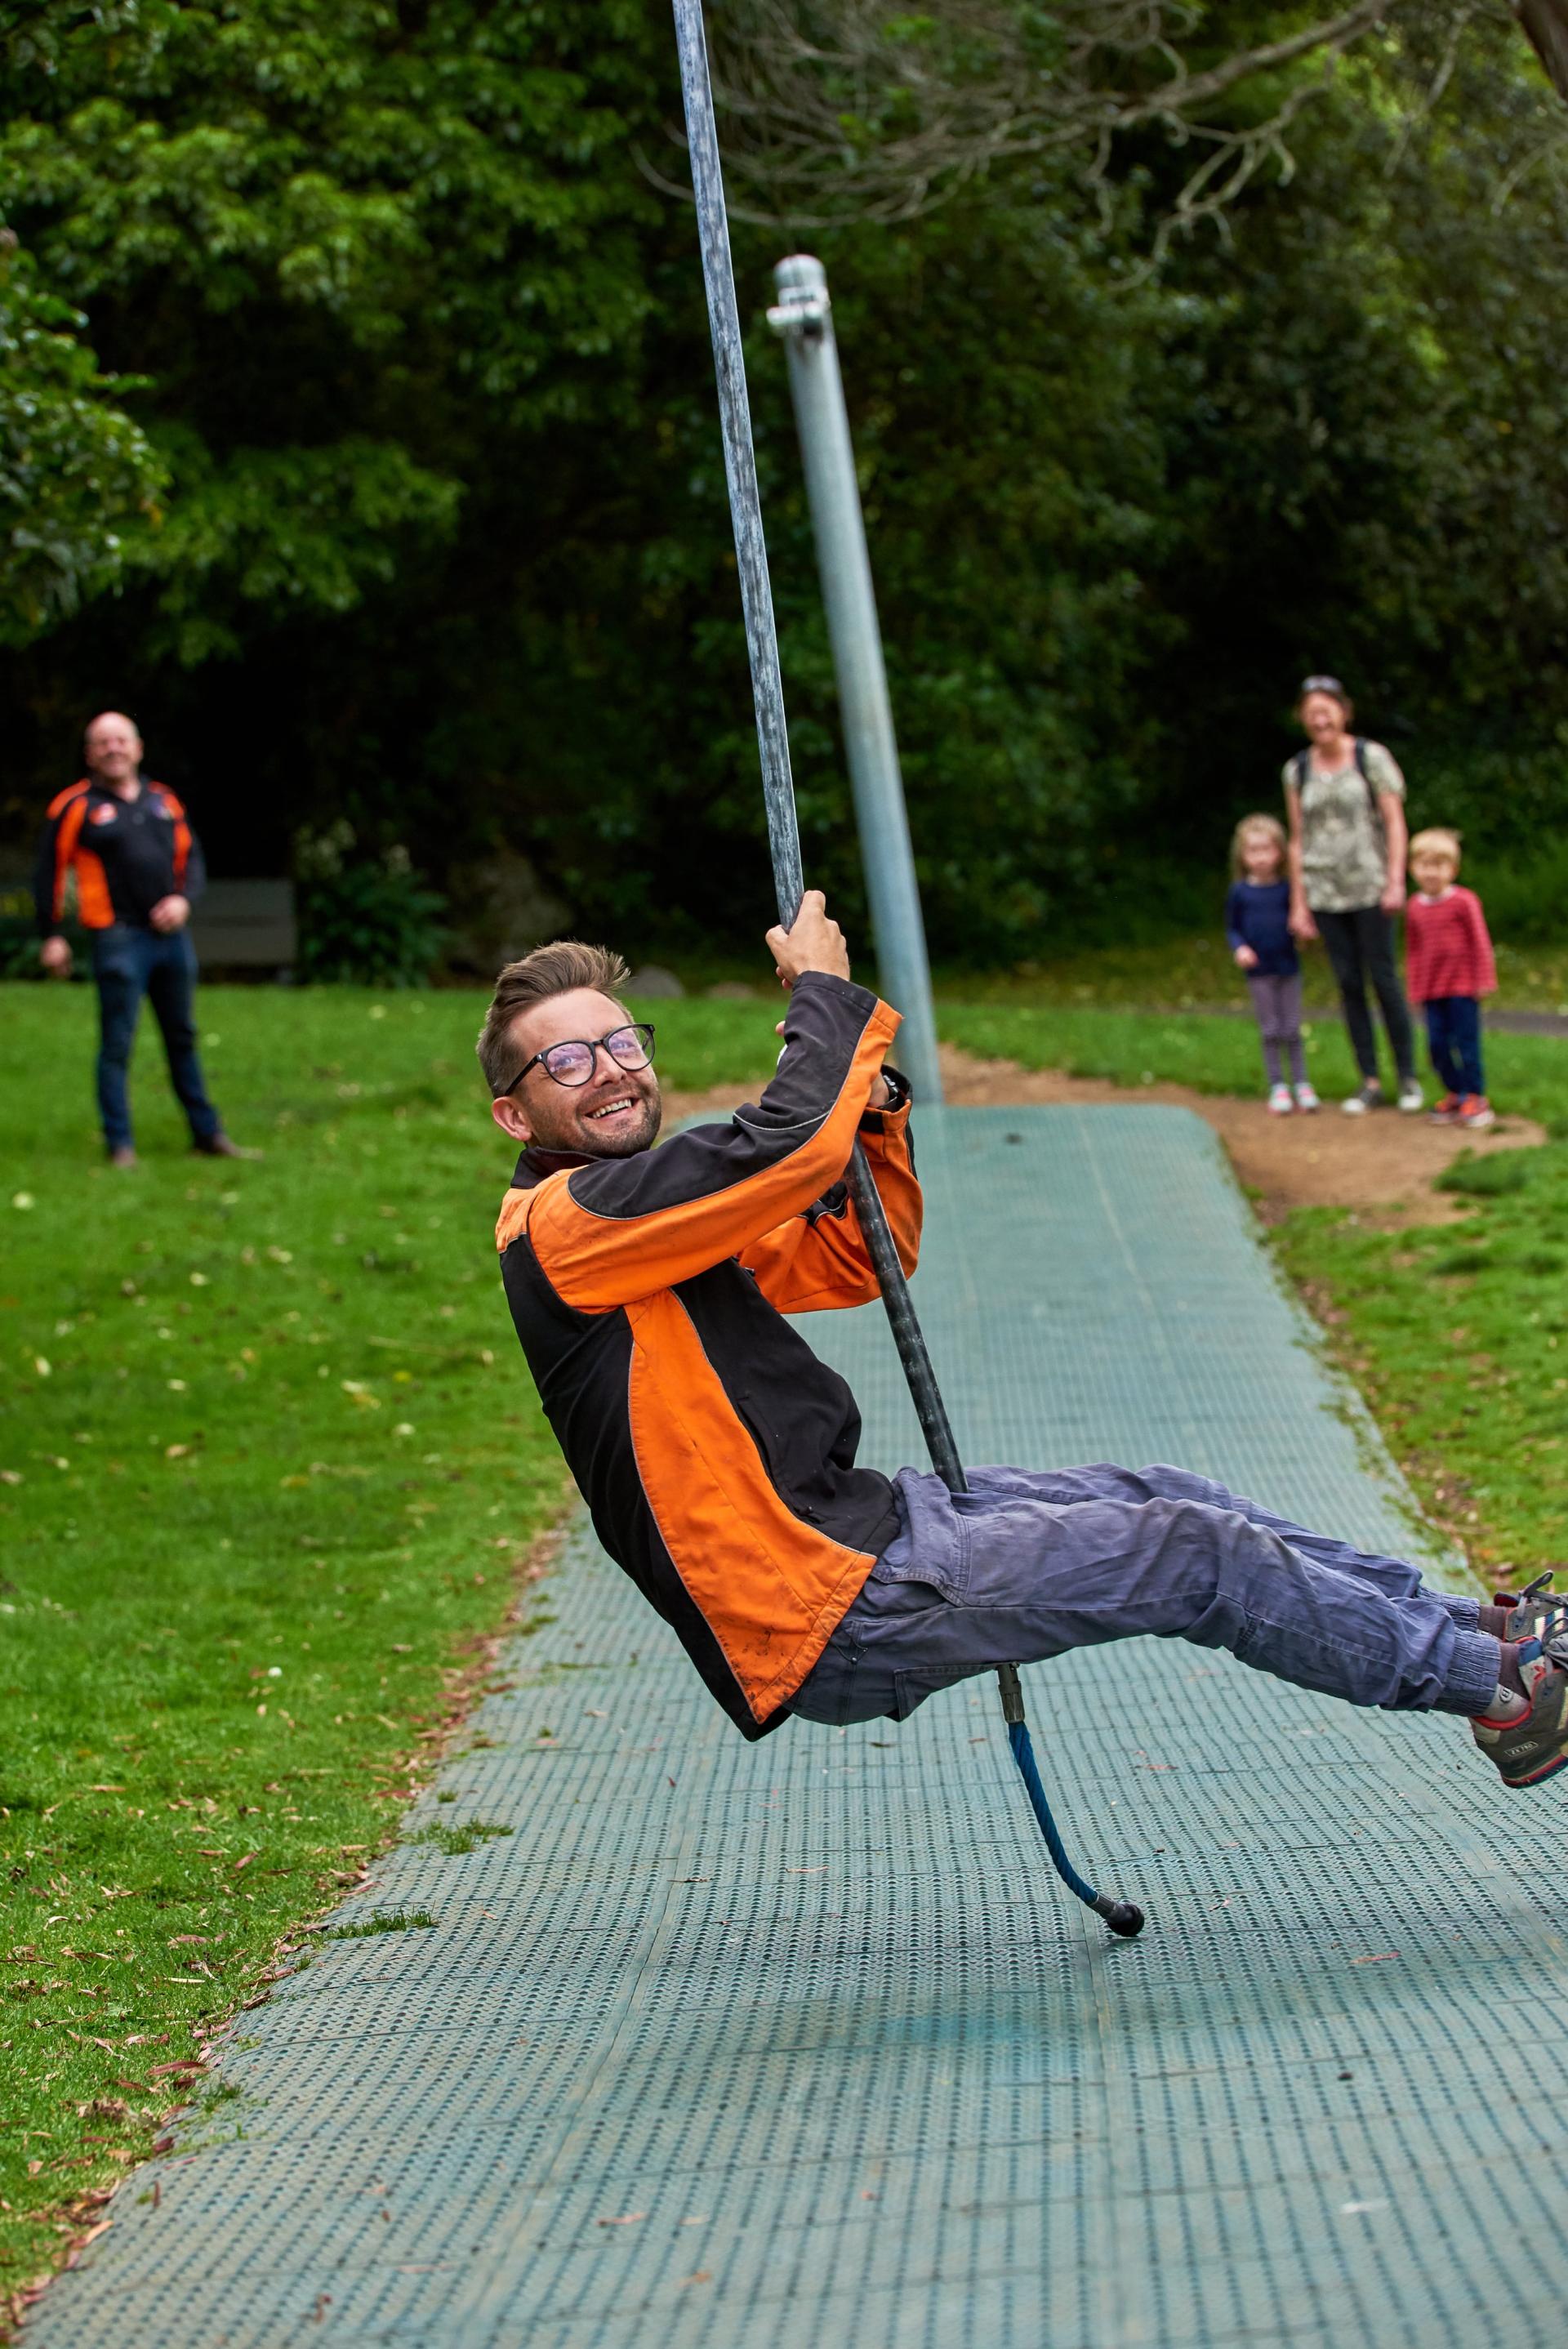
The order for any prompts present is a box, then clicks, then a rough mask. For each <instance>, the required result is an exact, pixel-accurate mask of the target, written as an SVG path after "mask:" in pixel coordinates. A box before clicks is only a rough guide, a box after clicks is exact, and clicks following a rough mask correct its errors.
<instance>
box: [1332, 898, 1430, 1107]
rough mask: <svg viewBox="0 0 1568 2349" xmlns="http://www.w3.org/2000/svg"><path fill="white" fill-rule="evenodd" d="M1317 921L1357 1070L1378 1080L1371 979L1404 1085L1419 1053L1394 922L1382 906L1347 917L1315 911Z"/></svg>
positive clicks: (1362, 908)
mask: <svg viewBox="0 0 1568 2349" xmlns="http://www.w3.org/2000/svg"><path fill="white" fill-rule="evenodd" d="M1312 918H1313V920H1314V921H1315V923H1316V924H1317V928H1318V934H1319V936H1321V938H1322V940H1323V943H1324V945H1325V946H1326V947H1327V948H1328V959H1329V961H1330V962H1331V963H1332V964H1333V966H1334V977H1335V979H1336V983H1337V985H1338V988H1339V994H1340V999H1341V1001H1342V1002H1343V1003H1344V1006H1345V1024H1346V1027H1347V1028H1348V1029H1349V1030H1350V1049H1351V1050H1352V1051H1353V1052H1354V1053H1355V1055H1356V1065H1357V1068H1358V1069H1359V1070H1360V1071H1361V1073H1362V1075H1363V1076H1364V1077H1368V1078H1373V1079H1375V1078H1376V1077H1377V1038H1376V1037H1375V1036H1374V1034H1373V1032H1372V1013H1371V1010H1370V1009H1369V1008H1368V1005H1367V980H1368V979H1370V980H1371V982H1372V986H1373V988H1374V990H1375V991H1376V994H1377V1002H1378V1006H1379V1008H1380V1009H1381V1010H1382V1014H1383V1025H1384V1027H1385V1028H1387V1030H1388V1044H1389V1048H1390V1050H1392V1052H1393V1055H1394V1066H1395V1068H1396V1069H1397V1070H1398V1075H1399V1081H1400V1083H1401V1084H1403V1083H1404V1082H1405V1081H1406V1080H1407V1079H1408V1078H1409V1077H1413V1076H1414V1075H1415V1073H1416V1047H1415V1040H1414V1038H1413V1037H1412V1035H1411V1032H1410V1007H1409V1005H1408V1003H1407V1002H1406V1000H1405V990H1404V988H1402V987H1401V986H1400V984H1399V973H1398V969H1397V968H1396V967H1395V962H1394V917H1393V916H1392V915H1391V914H1386V913H1385V912H1384V911H1383V908H1382V907H1381V905H1357V907H1356V908H1355V909H1354V911H1353V912H1351V913H1348V914H1320V913H1319V912H1318V910H1317V908H1316V906H1314V907H1313V909H1312Z"/></svg>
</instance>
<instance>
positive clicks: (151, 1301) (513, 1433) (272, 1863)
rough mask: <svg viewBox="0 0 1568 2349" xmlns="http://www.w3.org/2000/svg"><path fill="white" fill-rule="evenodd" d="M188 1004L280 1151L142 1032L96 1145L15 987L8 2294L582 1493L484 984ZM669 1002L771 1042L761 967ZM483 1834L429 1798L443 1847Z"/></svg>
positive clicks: (689, 1044) (65, 1045) (1, 2228)
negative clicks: (523, 1264) (130, 1149)
mask: <svg viewBox="0 0 1568 2349" xmlns="http://www.w3.org/2000/svg"><path fill="white" fill-rule="evenodd" d="M200 1009H201V1025H202V1029H203V1032H204V1035H205V1038H206V1043H205V1048H204V1049H205V1053H206V1059H207V1062H208V1071H209V1077H210V1081H211V1085H212V1089H213V1092H214V1094H215V1096H216V1098H217V1099H218V1101H219V1102H220V1103H221V1105H222V1109H223V1112H224V1114H225V1117H226V1120H227V1122H228V1123H229V1124H230V1126H231V1127H232V1131H233V1132H234V1133H235V1134H236V1135H237V1136H238V1137H239V1138H240V1139H241V1140H242V1141H244V1142H250V1143H257V1144H260V1145H262V1146H263V1147H264V1149H265V1152H266V1155H265V1157H264V1159H263V1160H262V1161H261V1162H259V1163H257V1164H233V1163H231V1162H223V1161H212V1160H207V1159H198V1158H194V1157H192V1156H191V1154H189V1152H188V1150H187V1148H186V1146H185V1137H184V1134H183V1130H182V1128H181V1124H180V1122H179V1119H178V1115H177V1112H175V1110H174V1107H173V1104H172V1102H170V1097H169V1094H168V1089H167V1083H166V1081H165V1078H164V1074H163V1071H162V1069H161V1066H160V1061H159V1058H158V1054H157V1050H156V1042H155V1040H145V1039H144V1041H143V1045H142V1049H141V1053H140V1058H139V1069H138V1075H137V1083H136V1099H137V1106H138V1142H139V1148H140V1150H141V1152H142V1156H143V1163H142V1164H141V1166H140V1167H139V1169H138V1170H136V1171H134V1172H132V1173H129V1174H114V1173H112V1172H111V1171H110V1170H108V1168H107V1167H106V1166H105V1165H104V1164H103V1163H102V1160H101V1156H100V1154H99V1149H98V1139H97V1134H96V1131H95V1127H94V1123H93V1117H92V1112H91V1101H90V1074H91V1054H92V1049H93V1022H94V1017H95V1010H96V1006H95V1003H94V999H93V997H92V994H91V991H90V990H89V989H88V988H85V987H73V988H41V987H36V986H32V987H10V988H4V989H0V1085H3V1086H4V1092H5V1101H6V1102H7V1104H8V1109H9V1114H8V1115H7V1117H6V1120H5V1133H6V1136H7V1140H6V1142H5V1144H4V1147H3V1154H0V1231H3V1233H4V1237H5V1248H4V1254H3V1257H0V1266H3V1269H0V1476H3V1477H4V1482H0V1561H3V1567H0V1851H3V1855H4V1859H5V1875H4V1876H3V1877H0V2116H3V2118H4V2121H5V2128H4V2132H3V2133H0V2305H3V2302H4V2298H5V2294H6V2293H7V2292H10V2291H12V2290H14V2289H15V2286H16V2285H17V2284H18V2283H19V2282H22V2281H24V2280H25V2279H26V2278H27V2277H29V2276H31V2275H33V2274H35V2273H36V2272H37V2271H39V2270H40V2269H42V2268H43V2267H44V2266H46V2264H47V2263H48V2261H49V2258H50V2256H51V2252H52V2251H53V2248H54V2246H55V2245H56V2243H57V2233H56V2231H55V2226H54V2224H53V2223H52V2220H51V2217H50V2214H51V2213H53V2212H57V2211H58V2209H60V2207H61V2206H62V2205H65V2204H72V2205H74V2206H75V2207H76V2209H77V2213H78V2215H79V2216H82V2215H87V2214H88V2205H89V2204H90V2200H91V2198H92V2196H93V2195H94V2194H95V2193H97V2192H98V2191H99V2190H100V2189H102V2188H103V2187H104V2186H105V2185H106V2184H108V2182H109V2180H110V2179H111V2178H113V2177H115V2176H116V2175H117V2174H119V2172H120V2171H121V2170H122V2169H123V2168H124V2167H125V2166H126V2164H127V2162H129V2160H130V2159H132V2158H139V2157H140V2156H141V2155H142V2154H144V2153H145V2152H146V2151H147V2149H148V2147H150V2144H151V2143H152V2141H153V2137H154V2135H155V2133H156V2128H157V2126H158V2123H159V2120H160V2116H161V2115H162V2114H163V2113H164V2112H165V2111H167V2109H168V2108H169V2107H170V2106H171V2105H173V2104H175V2103H177V2102H179V2101H180V2099H181V2086H182V2084H183V2082H185V2081H186V2080H187V2079H190V2078H192V2077H194V2076H195V2075H194V2074H192V2073H190V2072H186V2071H176V2070H171V2069H170V2068H169V2067H170V2066H171V2065H175V2064H190V2063H191V2061H193V2060H194V2059H195V2058H196V2056H197V2054H198V2051H199V2050H200V2048H201V2044H202V2042H203V2035H204V2029H205V2027H206V2026H207V2025H208V2023H209V2022H210V2020H211V2018H214V2017H217V2016H221V2015H222V2014H224V2013H228V2012H230V2011H231V2010H232V2008H233V2007H234V2005H235V2004H236V2003H237V2002H240V2001H241V2000H242V1999H243V1998H244V1997H247V1996H249V1995H251V1994H253V1992H254V1990H255V1987H256V1985H257V1984H258V1982H260V1981H261V1979H262V1977H263V1973H264V1971H265V1970H266V1969H267V1967H268V1965H269V1962H270V1961H271V1960H272V1957H273V1951H274V1950H275V1949H276V1947H277V1945H278V1943H279V1941H280V1940H282V1939H283V1938H284V1936H286V1935H288V1934H289V1933H290V1932H292V1931H294V1930H296V1929H297V1928H299V1927H300V1926H301V1925H302V1924H304V1922H306V1921H307V1920H310V1919H311V1918H312V1917H315V1916H317V1915H319V1914H320V1913H321V1912H322V1910H323V1909H324V1908H325V1907H326V1906H327V1905H328V1904H330V1903H331V1902H332V1901H333V1900H334V1899H335V1898H336V1897H337V1896H338V1895H339V1893H340V1892H341V1889H342V1888H343V1887H344V1886H345V1885H346V1884H348V1883H350V1882H352V1881H354V1880H355V1878H356V1875H357V1872H358V1871H359V1870H360V1869H361V1868H363V1867H364V1866H365V1865H366V1862H367V1861H369V1860H371V1859H373V1857H374V1855H375V1853H376V1851H377V1849H378V1848H379V1847H381V1846H382V1845H383V1844H384V1843H385V1841H386V1840H387V1837H388V1835H389V1834H390V1833H391V1832H392V1831H393V1829H394V1828H395V1826H396V1824H397V1817H398V1815H399V1809H400V1805H401V1803H402V1801H403V1799H404V1797H405V1795H406V1794H407V1789H408V1788H409V1786H410V1785H411V1784H412V1783H413V1781H414V1777H415V1775H416V1770H415V1769H414V1768H411V1765H410V1760H409V1757H410V1755H412V1754H418V1752H419V1751H420V1750H421V1740H423V1741H424V1743H425V1744H426V1746H428V1745H430V1744H433V1743H434V1742H435V1741H436V1740H437V1739H438V1737H439V1736H440V1734H441V1732H442V1728H443V1724H444V1723H446V1721H447V1720H448V1718H449V1707H450V1706H451V1705H452V1704H453V1703H455V1702H457V1700H458V1698H459V1694H460V1692H461V1690H462V1688H463V1687H464V1685H465V1678H466V1680H467V1682H471V1681H472V1679H473V1677H474V1673H475V1671H476V1669H478V1670H479V1671H480V1672H481V1673H482V1670H483V1667H484V1663H485V1650H484V1646H483V1642H484V1641H485V1640H486V1639H487V1637H488V1636H489V1635H490V1634H492V1633H493V1632H495V1631H496V1630H498V1629H500V1625H501V1623H502V1621H503V1619H504V1618H505V1616H506V1615H507V1613H508V1610H509V1609H510V1608H511V1605H512V1603H513V1599H514V1594H515V1593H516V1592H517V1590H518V1588H520V1580H521V1575H522V1572H523V1568H524V1561H525V1560H526V1558H527V1557H528V1553H529V1548H530V1545H531V1542H532V1541H533V1539H534V1537H536V1536H537V1535H538V1533H539V1532H540V1530H541V1529H542V1527H543V1526H546V1525H547V1524H548V1523H549V1522H550V1521H551V1519H552V1517H553V1516H556V1515H557V1514H558V1512H559V1510H560V1508H561V1507H562V1502H563V1498H564V1494H565V1480H564V1477H563V1474H562V1468H561V1464H560V1461H559V1457H558V1455H557V1453H556V1450H555V1446H554V1444H553V1441H552V1439H551V1437H550V1435H549V1433H548V1430H547V1429H546V1428H545V1427H544V1425H543V1423H542V1419H541V1417H540V1414H539V1412H538V1409H537V1405H536V1402H535V1399H534V1394H533V1389H532V1386H531V1382H530V1381H529V1379H528V1376H527V1373H526V1371H525V1370H524V1368H523V1366H522V1363H521V1357H520V1356H519V1354H518V1351H517V1347H516V1341H515V1340H514V1338H513V1336H512V1333H511V1323H510V1320H509V1319H508V1317H507V1314H506V1310H505V1307H504V1304H503V1302H502V1299H501V1297H500V1284H499V1281H498V1279H497V1277H496V1273H495V1268H494V1264H495V1259H494V1256H493V1252H492V1248H491V1244H490V1232H491V1227H492V1226H493V1223H494V1218H495V1211H496V1208H497V1206H498V1204H499V1201H500V1194H501V1191H502V1189H503V1188H504V1186H505V1184H506V1182H507V1179H508V1177H509V1175H510V1173H511V1151H510V1149H509V1148H508V1146H507V1145H506V1143H504V1142H503V1141H502V1139H501V1137H500V1135H499V1134H498V1133H496V1132H495V1130H494V1128H493V1126H492V1125H491V1124H490V1119H489V1116H488V1114H487V1112H486V1107H485V1103H484V1101H483V1098H482V1093H481V1090H480V1083H479V1078H478V1071H477V1069H476V1067H475V1065H474V1061H473V1055H472V1042H473V1037H474V1035H475V1033H476V1031H477V1029H478V1026H479V1021H480V1015H481V1012H482V1009H483V1004H482V1001H481V1000H480V998H479V997H478V996H477V995H476V996H469V995H463V994H438V995H390V996H389V995H371V994H369V993H360V992H357V991H353V990H330V991H327V990H323V991H319V992H316V991H310V990H303V989H302V990H299V991H297V992H293V993H289V992H283V991H279V990H273V989H247V988H231V989H224V988H208V989H205V990H204V991H203V993H202V995H201V1005H200ZM651 1011H652V1016H653V1017H654V1019H655V1020H656V1022H657V1025H658V1029H659V1039H660V1051H659V1058H660V1065H661V1069H662V1071H663V1073H664V1076H665V1081H666V1082H669V1083H673V1084H679V1085H684V1086H701V1085H707V1084H711V1083H716V1082H718V1081H741V1080H743V1079H746V1078H748V1077H753V1076H758V1075H761V1074H764V1073H765V1072H766V1071H767V1070H768V1069H769V1067H770V1066H771V1064H772V1061H773V1057H774V1053H775V1051H776V1050H777V1046H776V1043H775V1040H774V1038H773V1032H772V1022H773V1019H774V1018H775V1017H776V1013H775V1009H774V1007H773V1005H772V1003H771V1002H770V1001H769V1000H767V999H762V998H760V997H759V999H758V1002H757V1004H756V1005H755V1006H751V1005H729V1004H712V1005H710V1004H705V1003H701V1002H696V1003H690V1002H688V1003H673V1004H672V1003H659V1004H657V1005H655V1006H653V1007H651ZM527 1587H528V1588H530V1590H531V1603H532V1604H533V1605H534V1607H535V1608H542V1609H547V1608H548V1603H549V1599H548V1583H545V1584H543V1585H541V1586H538V1587H537V1588H535V1587H533V1586H527ZM504 1831H506V1830H498V1829H495V1828H491V1827H488V1826H484V1825H483V1824H475V1825H469V1826H464V1825H460V1824H459V1825H454V1826H452V1827H449V1828H444V1829H442V1830H440V1831H439V1833H440V1836H441V1838H442V1840H443V1845H444V1847H445V1848H447V1849H449V1850H450V1852H451V1853H452V1854H453V1855H454V1857H453V1859H452V1863H451V1864H452V1865H453V1867H454V1868H457V1867H460V1865H461V1858H460V1855H461V1853H463V1852H465V1851H468V1850H471V1849H472V1848H473V1847H474V1844H475V1843H476V1842H477V1841H478V1840H479V1839H480V1838H481V1837H483V1836H485V1835H488V1834H492V1833H496V1832H504ZM410 1921H413V1920H410ZM380 1930H386V1929H385V1928H381V1929H380Z"/></svg>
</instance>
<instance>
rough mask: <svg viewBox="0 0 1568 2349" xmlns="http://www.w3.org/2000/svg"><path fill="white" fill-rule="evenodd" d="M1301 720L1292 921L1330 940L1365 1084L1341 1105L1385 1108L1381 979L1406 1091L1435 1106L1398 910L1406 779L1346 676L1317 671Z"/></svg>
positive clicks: (1290, 812) (1309, 681) (1301, 932)
mask: <svg viewBox="0 0 1568 2349" xmlns="http://www.w3.org/2000/svg"><path fill="white" fill-rule="evenodd" d="M1295 715H1296V719H1297V722H1298V723H1299V725H1300V727H1301V730H1302V731H1303V733H1304V734H1305V736H1306V740H1307V747H1306V749H1305V750H1302V751H1298V752H1297V754H1296V756H1295V758H1294V759H1291V760H1288V761H1286V763H1285V769H1284V804H1285V813H1286V815H1287V816H1288V818H1289V822H1290V926H1291V929H1292V931H1293V932H1294V933H1295V936H1297V937H1298V938H1316V937H1321V938H1322V940H1323V943H1324V945H1325V946H1326V947H1327V949H1328V959H1329V961H1330V963H1331V964H1332V965H1333V967H1334V976H1335V979H1336V982H1337V984H1338V988H1339V995H1340V1000H1341V1001H1342V1002H1343V1004H1344V1006H1345V1024H1346V1027H1347V1028H1348V1030H1349V1031H1350V1049H1351V1050H1352V1051H1353V1052H1354V1053H1355V1055H1356V1065H1357V1068H1358V1069H1359V1070H1360V1071H1361V1084H1360V1087H1359V1089H1358V1090H1357V1092H1354V1093H1352V1094H1351V1096H1350V1098H1349V1100H1348V1101H1346V1102H1341V1103H1340V1106H1341V1108H1342V1109H1344V1110H1345V1111H1346V1113H1347V1114H1348V1115H1349V1116H1351V1117H1361V1116H1363V1115H1364V1114H1365V1113H1366V1112H1367V1110H1369V1109H1381V1108H1382V1107H1383V1105H1384V1103H1385V1102H1386V1100H1387V1095H1386V1094H1385V1092H1384V1091H1383V1087H1382V1083H1381V1081H1379V1078H1378V1074H1377V1038H1376V1037H1375V1035H1374V1033H1373V1029H1372V1014H1371V1010H1370V1009H1369V1008H1368V1005H1367V981H1368V979H1370V981H1371V983H1372V987H1373V989H1374V991H1375V993H1376V995H1377V1002H1378V1007H1379V1009H1381V1011H1382V1014H1383V1025H1384V1027H1385V1028H1386V1029H1387V1031H1388V1044H1389V1048H1390V1050H1392V1052H1393V1055H1394V1067H1395V1071H1396V1072H1397V1075H1398V1093H1397V1096H1396V1098H1397V1099H1398V1105H1399V1107H1400V1108H1401V1109H1402V1110H1405V1111H1407V1112H1415V1111H1417V1110H1419V1109H1420V1108H1421V1107H1422V1106H1423V1104H1424V1096H1423V1094H1422V1092H1421V1086H1420V1080H1419V1079H1418V1076H1417V1074H1416V1049H1415V1039H1414V1037H1413V1034H1412V1032H1411V1027H1410V1009H1409V1006H1408V1003H1407V1002H1406V1000H1405V990H1404V988H1402V987H1401V986H1400V984H1399V973H1398V968H1397V967H1396V964H1395V960H1394V916H1395V915H1396V914H1398V912H1399V911H1400V910H1401V908H1402V907H1403V905H1404V903H1405V844H1406V841H1407V839H1408V833H1407V831H1406V826H1405V805H1404V802H1405V778H1404V776H1403V775H1402V774H1401V773H1400V772H1399V769H1398V764H1397V763H1396V761H1395V760H1394V758H1393V756H1392V754H1391V752H1389V751H1387V750H1385V749H1384V747H1383V745H1382V743H1381V742H1368V741H1366V740H1361V739H1358V738H1357V736H1356V735H1354V734H1352V732H1351V727H1352V725H1353V724H1354V722H1355V718H1356V711H1355V709H1354V707H1353V705H1352V703H1351V699H1350V696H1349V695H1348V694H1347V693H1346V690H1345V688H1344V687H1343V686H1342V685H1341V684H1340V682H1339V679H1338V678H1336V677H1309V678H1306V679H1305V682H1304V684H1303V686H1302V688H1301V694H1300V698H1299V699H1298V700H1297V702H1296V706H1295Z"/></svg>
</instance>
